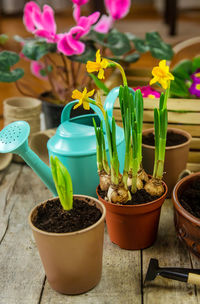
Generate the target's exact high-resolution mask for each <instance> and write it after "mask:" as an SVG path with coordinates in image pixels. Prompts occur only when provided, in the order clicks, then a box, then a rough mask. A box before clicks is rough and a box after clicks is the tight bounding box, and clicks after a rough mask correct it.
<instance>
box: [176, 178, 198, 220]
mask: <svg viewBox="0 0 200 304" xmlns="http://www.w3.org/2000/svg"><path fill="white" fill-rule="evenodd" d="M199 202H200V179H196V180H194V181H193V182H192V183H191V184H189V185H188V187H187V189H185V190H184V192H183V193H182V194H181V196H180V203H181V205H182V206H183V208H184V209H186V210H187V211H188V212H189V213H191V214H192V215H193V216H195V217H197V218H200V204H199Z"/></svg>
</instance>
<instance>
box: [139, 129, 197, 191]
mask: <svg viewBox="0 0 200 304" xmlns="http://www.w3.org/2000/svg"><path fill="white" fill-rule="evenodd" d="M167 130H168V131H172V132H174V133H178V134H182V135H184V136H185V137H186V138H187V141H186V142H184V143H183V144H181V145H176V146H171V147H166V151H165V166H164V175H163V180H164V182H165V183H166V184H167V187H168V194H167V197H171V193H172V190H173V188H174V186H175V184H176V182H177V180H178V177H179V174H180V173H181V172H182V171H183V170H184V169H185V168H186V165H187V161H188V154H189V144H190V141H191V138H192V137H191V135H190V134H189V133H188V132H186V131H184V130H181V129H176V128H168V129H167ZM153 132H154V129H153V128H151V129H146V130H144V131H143V133H142V134H143V135H147V134H149V133H153ZM154 153H155V147H154V146H150V145H146V144H142V155H143V159H142V164H143V167H144V169H145V171H146V172H147V174H153V165H154Z"/></svg>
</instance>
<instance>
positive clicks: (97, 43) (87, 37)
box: [0, 0, 173, 104]
mask: <svg viewBox="0 0 200 304" xmlns="http://www.w3.org/2000/svg"><path fill="white" fill-rule="evenodd" d="M72 2H73V17H74V21H75V23H74V25H73V26H72V27H71V28H69V29H68V30H67V31H66V32H64V33H62V32H59V31H58V30H57V24H56V20H55V16H54V10H53V9H52V8H51V7H50V6H49V5H46V4H45V5H44V6H43V7H42V8H41V7H40V6H39V5H38V4H37V3H36V2H35V1H29V2H27V3H26V4H25V7H24V14H23V22H24V25H25V27H26V29H27V31H28V32H30V33H31V34H33V38H30V37H29V38H27V39H26V38H22V37H19V36H15V40H17V41H18V42H19V43H20V44H21V46H22V50H21V52H20V54H18V55H17V54H16V58H15V60H12V61H9V56H10V57H11V56H13V54H12V53H10V52H7V53H3V54H1V53H0V62H2V61H4V62H7V66H5V65H0V81H2V82H11V81H14V82H16V85H17V88H18V90H19V91H20V92H21V93H22V94H24V95H27V94H28V95H31V96H33V95H34V90H33V89H32V88H31V87H30V84H28V85H26V83H25V82H24V81H21V80H20V79H21V78H22V77H23V76H24V71H23V69H15V70H13V69H12V66H13V65H14V64H15V63H16V62H17V61H19V59H20V58H21V60H22V59H24V60H26V61H29V62H30V67H31V72H32V73H33V75H34V76H35V77H37V78H40V79H41V80H42V81H48V82H49V85H50V88H51V96H48V101H51V102H54V103H57V104H58V103H59V104H66V103H67V102H68V99H69V93H71V92H72V90H73V89H74V88H76V87H77V86H78V87H82V88H83V87H85V86H88V85H89V82H90V77H80V78H78V79H77V77H76V75H77V74H78V73H79V72H80V73H84V71H83V65H81V64H80V63H83V64H85V63H86V62H87V61H88V60H89V61H93V60H94V59H95V53H96V50H97V49H98V48H99V47H100V48H101V49H102V50H103V52H104V54H103V55H105V54H107V53H109V54H112V55H111V57H112V58H113V59H114V60H118V61H119V60H120V61H124V62H130V63H131V62H135V61H136V60H138V59H139V57H140V54H142V53H143V52H144V49H145V50H146V51H150V52H151V53H152V55H153V56H154V57H156V58H160V59H161V58H165V59H171V57H172V55H173V52H172V48H171V47H170V46H169V45H166V44H165V43H164V42H163V41H162V39H161V37H160V36H159V34H158V33H156V32H152V33H147V34H146V37H145V39H144V40H142V39H139V38H137V37H136V36H135V35H133V34H131V33H121V32H119V31H118V30H116V29H114V23H115V21H117V20H119V19H121V18H124V17H125V16H126V15H127V14H128V12H129V10H130V7H131V1H130V0H117V1H113V0H105V1H104V2H105V7H106V11H107V13H108V14H104V15H102V16H100V13H99V12H94V13H92V14H90V15H88V16H83V15H82V14H81V8H82V6H83V5H85V4H86V3H88V2H89V0H72ZM0 38H1V37H0ZM1 40H3V37H2V39H1ZM138 40H139V43H138ZM116 42H117V43H116ZM119 46H120V47H119ZM157 50H159V52H158V51H157ZM8 62H9V65H8ZM99 64H100V66H101V69H100V70H99V74H98V75H99V76H100V79H103V78H104V72H103V70H104V69H105V68H106V65H107V61H106V60H103V61H99V57H97V60H96V67H97V65H99ZM88 65H89V63H88ZM90 67H91V69H94V65H93V67H92V66H90ZM8 71H9V72H8ZM90 71H91V73H92V70H90ZM92 77H93V79H95V80H96V84H98V81H97V79H96V76H95V75H93V76H92ZM102 87H103V89H104V91H105V92H106V94H108V92H109V89H108V88H106V87H105V85H104V86H102ZM102 87H101V88H102ZM41 93H43V92H41ZM37 95H38V94H37ZM34 97H36V94H35V96H34Z"/></svg>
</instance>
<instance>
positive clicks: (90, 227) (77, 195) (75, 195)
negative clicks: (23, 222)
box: [28, 194, 106, 237]
mask: <svg viewBox="0 0 200 304" xmlns="http://www.w3.org/2000/svg"><path fill="white" fill-rule="evenodd" d="M73 197H74V198H89V199H91V200H93V201H95V202H96V203H97V204H98V205H100V207H101V209H102V210H101V211H102V214H101V217H100V219H99V220H98V221H97V222H96V223H94V224H93V225H91V226H89V227H87V228H84V229H81V230H77V231H74V232H64V233H55V232H47V231H44V230H41V229H39V228H37V227H35V226H34V225H33V223H32V219H31V218H32V214H33V212H34V211H35V210H36V209H37V208H38V207H39V206H40V205H42V204H44V203H46V202H47V200H45V201H43V202H41V203H39V204H37V205H36V206H35V207H34V208H32V210H31V211H30V213H29V216H28V222H29V225H30V227H31V228H32V230H34V231H36V232H39V233H40V234H44V235H48V236H58V237H65V236H66V235H67V236H74V235H77V234H82V233H85V232H87V231H89V230H91V229H93V228H95V227H96V226H98V225H99V224H100V223H101V222H102V221H104V219H105V216H106V208H105V206H104V205H103V203H102V202H100V201H99V200H98V199H97V198H94V197H92V196H89V195H83V194H74V195H73ZM55 199H58V196H57V197H53V198H51V199H48V201H51V200H55Z"/></svg>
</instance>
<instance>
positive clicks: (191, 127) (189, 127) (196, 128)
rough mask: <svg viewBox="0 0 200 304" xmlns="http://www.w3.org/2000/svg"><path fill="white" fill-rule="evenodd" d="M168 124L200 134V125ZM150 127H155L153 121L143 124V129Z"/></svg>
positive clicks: (195, 134)
mask: <svg viewBox="0 0 200 304" xmlns="http://www.w3.org/2000/svg"><path fill="white" fill-rule="evenodd" d="M119 123H120V122H119ZM168 126H169V127H170V128H178V129H182V130H185V131H187V132H189V133H190V134H191V135H192V136H200V125H198V126H196V125H184V124H173V123H169V124H168ZM149 128H153V122H152V123H144V124H143V129H144V130H145V129H149Z"/></svg>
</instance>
